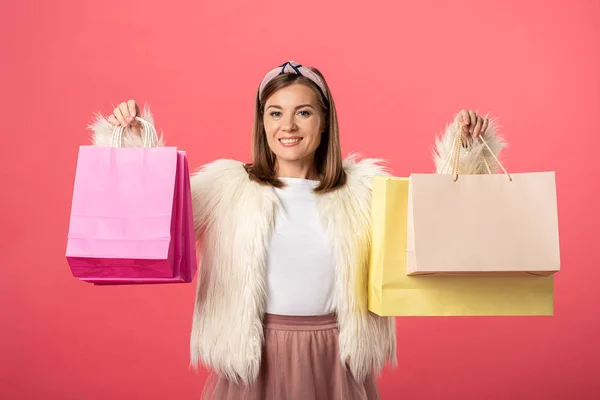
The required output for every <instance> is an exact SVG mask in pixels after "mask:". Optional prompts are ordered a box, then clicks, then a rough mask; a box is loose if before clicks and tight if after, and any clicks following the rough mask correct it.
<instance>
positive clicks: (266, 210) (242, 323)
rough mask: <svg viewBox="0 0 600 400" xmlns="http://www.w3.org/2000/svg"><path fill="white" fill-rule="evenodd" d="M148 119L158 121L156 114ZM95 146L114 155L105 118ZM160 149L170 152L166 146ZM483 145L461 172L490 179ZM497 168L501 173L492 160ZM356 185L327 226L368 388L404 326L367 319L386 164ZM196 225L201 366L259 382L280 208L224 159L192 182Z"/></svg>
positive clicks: (343, 322)
mask: <svg viewBox="0 0 600 400" xmlns="http://www.w3.org/2000/svg"><path fill="white" fill-rule="evenodd" d="M142 118H143V119H145V120H146V121H148V122H150V123H152V124H153V123H154V122H153V118H152V115H151V113H150V110H149V109H147V108H146V109H144V111H143V113H142ZM490 125H491V126H490V128H489V129H488V132H487V133H486V134H485V138H486V141H487V143H488V144H489V145H490V147H491V149H492V150H493V151H494V153H496V154H498V153H499V152H500V151H501V149H502V148H503V147H504V142H503V140H502V139H501V138H500V137H498V136H496V135H495V133H494V126H493V124H490ZM90 128H91V129H92V131H93V142H94V144H95V145H100V146H110V143H111V136H112V127H111V125H110V124H109V123H108V121H107V120H106V119H105V118H104V117H102V116H100V115H98V116H97V117H96V120H95V121H94V123H93V124H92V125H91V126H90ZM457 129H458V127H457V124H456V123H452V124H450V125H448V126H447V127H446V129H445V132H444V133H443V134H442V135H441V137H440V138H438V139H437V141H436V144H435V148H434V154H433V156H434V162H435V165H436V169H437V172H438V173H440V172H442V168H443V167H444V164H445V162H446V159H447V157H448V156H449V154H450V151H451V150H452V143H453V138H454V136H455V134H456V132H457ZM141 145H142V142H141V139H140V138H139V137H134V136H132V135H130V134H129V133H126V134H125V136H124V140H123V146H124V147H134V146H136V147H137V146H141ZM159 145H164V144H163V141H162V138H161V140H160V142H159ZM483 150H484V146H483V144H480V143H478V144H472V145H470V147H469V148H468V149H467V151H463V152H462V154H461V159H460V164H459V172H460V173H463V174H473V173H485V172H486V171H487V170H486V167H485V164H484V162H483V157H482V152H483ZM489 161H490V164H492V168H495V167H496V165H495V163H494V161H493V158H491V159H490V160H489ZM344 168H345V169H346V172H347V173H348V180H347V184H346V185H345V186H344V187H342V188H340V189H338V190H335V191H333V192H330V193H327V194H322V195H319V199H318V204H319V211H320V215H321V218H322V220H323V222H324V226H325V227H326V230H327V232H328V234H329V237H330V238H331V240H332V243H333V247H334V249H333V254H334V262H335V271H336V280H335V282H336V285H337V287H336V296H337V305H338V308H337V319H338V324H339V348H340V361H341V362H342V363H344V364H345V365H347V366H348V367H349V368H350V370H351V372H352V373H353V375H354V377H355V378H356V379H357V380H359V381H361V380H362V379H364V378H365V377H366V376H367V375H368V374H369V373H371V372H375V373H379V372H380V370H381V368H382V367H383V365H384V364H385V363H386V361H388V362H391V363H393V364H395V363H396V332H395V329H396V326H395V319H394V318H393V317H379V316H377V315H375V314H373V313H371V312H369V311H368V310H367V304H366V300H361V299H366V298H367V296H357V295H356V293H357V290H360V291H366V290H367V287H366V284H367V283H366V282H367V274H368V272H367V269H368V262H369V248H370V238H371V231H370V228H371V181H372V179H371V178H372V177H373V176H376V175H387V173H386V171H385V170H384V169H383V167H381V166H380V165H379V163H378V161H377V160H373V159H365V160H362V161H358V160H357V159H356V158H355V157H353V156H351V157H349V158H347V159H346V160H345V161H344ZM191 187H192V199H193V208H194V225H195V230H196V235H197V237H198V238H199V239H200V240H199V242H200V243H201V249H200V254H201V256H202V261H201V265H200V268H199V270H198V271H199V272H198V275H199V276H198V286H197V295H196V305H195V311H194V317H193V324H192V333H191V361H192V364H193V365H194V366H197V365H198V363H199V362H202V363H203V364H204V365H205V366H206V367H208V368H211V369H213V370H214V371H216V372H217V373H219V374H220V375H221V376H224V377H226V378H227V379H230V380H232V381H234V382H238V381H241V382H244V383H251V382H253V381H254V380H255V379H256V377H257V375H258V372H259V367H260V362H261V354H262V346H263V325H262V317H263V314H264V312H265V303H266V298H265V297H266V293H267V290H266V287H265V273H266V267H267V265H266V259H267V252H268V244H269V238H270V235H271V232H272V230H273V226H274V217H275V215H276V212H277V209H278V207H279V201H278V198H277V196H276V194H275V192H274V190H273V189H272V188H271V187H269V186H262V185H259V184H257V183H255V182H253V181H250V180H249V179H248V175H247V173H246V172H245V170H244V168H243V164H242V163H241V162H238V161H233V160H226V159H221V160H217V161H214V162H212V163H209V164H207V165H205V166H203V167H202V168H201V169H200V170H198V171H197V172H196V173H194V174H193V176H192V177H191Z"/></svg>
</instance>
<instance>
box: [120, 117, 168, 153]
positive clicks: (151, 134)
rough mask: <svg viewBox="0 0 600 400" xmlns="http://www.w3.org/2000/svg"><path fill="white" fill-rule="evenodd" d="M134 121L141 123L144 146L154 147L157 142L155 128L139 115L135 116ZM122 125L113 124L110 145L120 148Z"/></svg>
mask: <svg viewBox="0 0 600 400" xmlns="http://www.w3.org/2000/svg"><path fill="white" fill-rule="evenodd" d="M135 119H136V121H139V122H140V123H141V124H142V139H143V140H144V147H145V148H151V147H156V145H157V143H158V134H157V133H156V129H154V126H152V124H151V123H149V122H148V121H146V120H145V119H142V118H140V117H135ZM124 130H125V128H124V127H122V126H121V125H119V126H115V128H114V129H113V134H112V141H111V146H112V147H117V148H120V147H122V144H123V131H124Z"/></svg>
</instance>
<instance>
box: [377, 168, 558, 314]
mask: <svg viewBox="0 0 600 400" xmlns="http://www.w3.org/2000/svg"><path fill="white" fill-rule="evenodd" d="M408 207H409V178H400V177H375V178H374V179H373V203H372V213H373V217H372V243H371V257H370V264H369V276H368V292H367V293H368V308H369V310H370V311H371V312H373V313H375V314H377V315H380V316H506V315H552V314H553V306H554V277H553V276H536V275H521V276H502V275H496V276H476V275H458V276H457V275H424V276H421V275H418V276H408V275H407V274H406V261H407V252H406V250H407V247H406V243H407V225H408ZM470 249H471V245H470V244H469V243H466V242H465V243H461V247H460V248H458V249H456V250H459V251H460V250H462V251H469V250H470ZM453 250H454V249H453Z"/></svg>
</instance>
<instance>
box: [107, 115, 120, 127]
mask: <svg viewBox="0 0 600 400" xmlns="http://www.w3.org/2000/svg"><path fill="white" fill-rule="evenodd" d="M108 122H110V124H111V125H112V126H119V125H121V123H120V122H119V121H118V120H117V117H115V116H114V115H111V116H110V117H108Z"/></svg>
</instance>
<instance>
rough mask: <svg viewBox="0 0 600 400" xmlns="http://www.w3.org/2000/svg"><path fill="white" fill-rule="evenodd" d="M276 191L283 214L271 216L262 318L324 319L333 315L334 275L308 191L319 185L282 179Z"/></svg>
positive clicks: (328, 252) (327, 240)
mask: <svg viewBox="0 0 600 400" xmlns="http://www.w3.org/2000/svg"><path fill="white" fill-rule="evenodd" d="M281 180H282V181H283V182H284V183H286V185H287V186H286V187H284V188H282V189H275V191H276V193H277V195H278V196H279V199H280V201H281V204H282V206H283V207H282V208H283V210H282V211H281V212H280V213H279V214H278V215H276V218H275V229H274V231H273V236H272V238H271V243H270V247H269V249H268V258H267V312H268V313H270V314H280V315H323V314H328V313H331V312H333V311H335V303H334V299H335V296H334V280H335V270H334V263H333V254H332V250H331V245H330V242H329V238H328V237H327V235H326V233H325V229H324V227H323V226H322V224H321V220H320V217H319V212H318V209H317V204H316V195H315V194H314V193H313V189H314V188H315V187H316V186H317V185H318V183H319V182H318V181H311V180H307V179H300V178H281Z"/></svg>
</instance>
